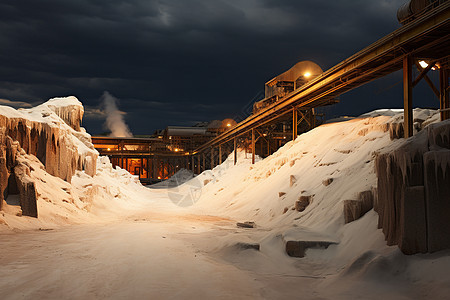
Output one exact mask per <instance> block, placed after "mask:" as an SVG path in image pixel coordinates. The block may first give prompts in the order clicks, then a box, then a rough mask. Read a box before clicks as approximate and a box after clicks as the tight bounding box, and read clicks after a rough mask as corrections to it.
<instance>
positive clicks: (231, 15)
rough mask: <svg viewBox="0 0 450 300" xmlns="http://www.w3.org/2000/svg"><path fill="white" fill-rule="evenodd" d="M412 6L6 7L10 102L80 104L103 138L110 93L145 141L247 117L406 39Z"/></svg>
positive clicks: (1, 7)
mask: <svg viewBox="0 0 450 300" xmlns="http://www.w3.org/2000/svg"><path fill="white" fill-rule="evenodd" d="M402 2H403V0H395V1H387V0H384V1H355V0H352V1H350V0H340V1H325V0H311V1H298V0H297V1H294V0H292V1H290V0H284V1H275V0H248V1H238V0H227V1H225V0H223V1H220V0H217V1H211V0H191V1H181V0H180V1H148V0H147V1H144V0H134V1H132V0H130V1H117V0H116V1H100V0H90V1H89V0H76V1H75V0H65V1H61V0H45V1H31V0H28V1H2V3H0V12H1V14H2V17H1V18H0V42H1V44H2V47H1V50H0V98H5V99H11V100H17V101H24V102H30V103H31V102H36V101H45V100H46V99H48V98H50V97H55V96H64V95H72V94H73V95H75V96H77V97H78V98H79V99H80V100H81V101H82V102H83V103H84V104H85V105H86V107H87V109H86V111H88V112H89V113H87V114H86V116H87V117H88V119H87V120H86V121H85V123H84V124H85V126H86V127H87V129H88V131H90V132H93V133H98V132H100V131H101V126H100V125H99V124H101V122H100V121H99V120H97V119H99V118H101V115H99V114H98V113H97V114H96V113H95V112H96V109H98V106H99V98H100V96H101V95H102V94H103V92H104V91H109V92H110V93H111V94H112V95H114V96H115V97H117V98H119V99H120V100H121V102H120V109H121V110H122V111H124V112H126V113H127V115H126V116H125V118H126V121H127V122H128V123H129V125H130V128H131V130H132V131H133V132H135V133H149V132H152V131H153V130H154V129H156V128H158V127H164V126H166V125H169V124H180V125H187V124H192V123H193V122H194V121H198V120H211V119H223V118H225V117H229V116H241V115H243V114H244V112H245V111H246V110H247V108H248V107H249V106H251V103H252V101H254V100H256V98H257V97H256V98H255V96H256V95H258V93H259V92H260V91H261V89H262V88H263V85H264V82H266V81H267V80H269V79H270V78H272V77H274V76H276V75H277V74H279V73H281V72H283V71H285V70H286V69H288V68H289V67H291V66H292V65H293V64H295V63H296V62H297V61H300V60H313V61H315V62H317V63H318V64H319V65H321V66H322V67H323V68H324V69H328V68H330V67H332V66H333V65H335V64H337V63H339V62H340V61H341V60H343V59H345V58H346V57H348V56H350V55H352V54H353V53H355V52H357V51H359V50H361V48H363V47H365V46H368V45H369V44H370V43H372V42H374V41H376V40H377V39H379V38H380V37H382V36H383V35H385V34H387V33H389V32H391V31H393V30H395V29H396V28H398V26H399V25H398V23H397V20H396V18H395V15H396V10H397V8H398V7H399V6H400V4H401V3H402ZM349 113H351V112H349ZM89 118H90V120H89ZM95 120H97V121H95Z"/></svg>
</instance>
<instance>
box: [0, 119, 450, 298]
mask: <svg viewBox="0 0 450 300" xmlns="http://www.w3.org/2000/svg"><path fill="white" fill-rule="evenodd" d="M415 113H416V115H415V119H416V120H419V123H422V121H424V122H423V123H422V124H423V125H425V124H427V123H430V122H431V121H433V120H436V118H437V117H436V115H435V114H434V112H432V111H428V110H416V111H415ZM399 120H401V116H400V115H399V114H398V113H397V112H392V111H379V112H374V113H372V114H370V115H367V116H365V117H364V118H359V119H354V120H351V121H347V122H341V123H334V124H327V125H324V126H321V127H319V128H316V129H314V130H312V131H310V132H309V133H307V134H303V135H301V136H300V137H299V138H298V139H297V140H296V141H295V142H290V143H288V144H287V145H286V146H284V147H283V148H281V149H280V150H279V151H278V152H277V153H275V154H273V155H272V156H270V157H268V158H266V159H265V160H263V161H262V160H259V161H258V162H257V163H256V164H255V165H251V160H250V159H245V157H244V153H242V152H240V153H239V160H238V161H239V163H238V165H236V166H234V165H233V162H232V159H231V158H230V159H228V160H226V161H225V162H224V163H223V164H222V165H220V166H217V167H216V168H214V170H209V171H206V172H204V173H202V174H201V175H199V176H197V177H195V178H193V179H191V180H189V181H187V182H185V183H184V184H182V185H180V186H177V187H172V188H165V187H161V186H160V187H159V188H157V189H149V188H146V187H142V186H141V185H140V184H139V183H138V182H136V180H135V179H134V178H133V176H131V175H130V174H128V173H127V172H125V171H124V170H120V169H117V170H115V169H112V168H111V165H110V164H109V162H108V161H107V159H105V158H101V159H99V161H98V168H97V174H96V175H95V176H94V177H91V176H89V175H86V174H85V173H84V172H78V173H77V174H76V176H74V177H73V179H72V184H68V183H66V182H64V181H62V180H59V179H58V178H55V177H51V175H48V174H46V173H45V171H43V170H42V169H41V168H39V166H38V164H39V163H38V162H36V161H34V162H32V159H31V158H30V163H32V164H34V165H33V166H34V167H33V169H34V171H33V172H32V176H34V177H35V178H37V179H39V178H40V179H45V180H41V181H40V183H39V185H38V190H39V191H40V194H41V195H40V198H39V201H38V206H39V207H38V208H39V214H40V217H39V219H33V218H28V217H18V216H16V215H15V212H16V211H17V207H15V205H14V203H13V201H12V200H11V199H8V202H10V204H11V205H8V206H7V207H6V210H5V211H4V212H3V213H2V214H0V257H1V264H0V290H1V292H0V293H1V298H2V299H30V298H33V299H40V298H45V299H61V298H64V299H97V298H108V299H125V298H126V299H143V298H147V299H148V298H149V299H171V298H174V299H198V298H206V299H211V298H214V299H216V298H217V299H286V298H295V299H380V298H385V299H445V298H448V295H450V277H449V276H448V274H447V273H448V269H449V268H450V251H442V252H438V253H435V254H427V255H414V256H405V255H403V254H401V252H400V251H399V250H398V249H397V247H388V246H386V243H385V241H384V236H383V234H382V233H381V230H379V229H377V218H378V217H377V214H376V213H375V212H374V211H370V212H369V213H367V214H366V215H365V216H364V217H362V218H361V219H359V220H357V221H355V222H352V223H349V224H344V220H343V204H342V203H343V201H344V200H349V199H355V197H356V196H357V194H358V193H359V192H361V191H364V190H367V189H371V188H372V187H374V186H376V175H375V173H374V170H373V158H374V154H375V152H376V151H378V150H380V149H382V148H383V147H386V146H388V145H390V146H392V144H393V143H399V144H400V143H402V142H403V141H402V140H396V141H394V142H393V141H391V140H390V139H389V133H388V132H387V131H386V128H387V126H386V124H387V123H392V122H397V121H399ZM425 120H427V121H425ZM292 176H294V177H292ZM183 177H184V176H183ZM292 178H294V182H292V184H291V181H292ZM330 178H331V179H332V182H331V183H330V184H329V185H325V184H323V181H324V180H327V179H330ZM280 192H283V193H285V194H284V195H282V196H280V194H279V193H280ZM300 195H312V196H313V198H312V199H313V200H312V203H311V204H310V205H309V206H308V207H307V208H306V210H305V211H303V212H298V211H295V210H293V209H292V208H293V206H294V203H295V201H296V200H297V199H298V197H299V196H300ZM243 221H253V222H255V223H256V225H257V226H256V228H253V229H244V228H237V227H236V222H243ZM1 223H3V225H1ZM289 238H297V239H305V238H308V239H317V240H323V239H326V240H332V241H335V242H336V243H337V244H336V245H332V246H330V247H329V248H328V249H326V250H325V249H309V250H308V251H307V252H306V257H304V258H292V257H289V256H288V255H287V254H286V253H285V251H284V241H283V240H286V239H289ZM253 243H257V244H259V245H260V250H259V251H257V250H254V249H245V247H243V245H245V244H253Z"/></svg>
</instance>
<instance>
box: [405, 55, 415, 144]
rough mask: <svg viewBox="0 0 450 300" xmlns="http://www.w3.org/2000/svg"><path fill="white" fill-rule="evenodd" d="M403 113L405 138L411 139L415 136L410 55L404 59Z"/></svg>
mask: <svg viewBox="0 0 450 300" xmlns="http://www.w3.org/2000/svg"><path fill="white" fill-rule="evenodd" d="M403 111H404V116H403V122H404V126H403V127H404V133H405V138H409V137H411V136H412V135H413V111H412V59H411V56H409V55H408V56H406V57H405V58H404V59H403Z"/></svg>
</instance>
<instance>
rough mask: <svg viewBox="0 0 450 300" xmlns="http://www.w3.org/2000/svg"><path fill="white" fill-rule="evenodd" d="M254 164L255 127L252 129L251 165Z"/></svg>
mask: <svg viewBox="0 0 450 300" xmlns="http://www.w3.org/2000/svg"><path fill="white" fill-rule="evenodd" d="M254 164H255V129H252V165H254Z"/></svg>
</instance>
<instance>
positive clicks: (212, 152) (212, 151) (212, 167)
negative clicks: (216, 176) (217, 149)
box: [211, 147, 215, 170]
mask: <svg viewBox="0 0 450 300" xmlns="http://www.w3.org/2000/svg"><path fill="white" fill-rule="evenodd" d="M214 167H215V166H214V148H213V147H211V170H212V169H214Z"/></svg>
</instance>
